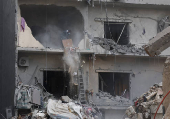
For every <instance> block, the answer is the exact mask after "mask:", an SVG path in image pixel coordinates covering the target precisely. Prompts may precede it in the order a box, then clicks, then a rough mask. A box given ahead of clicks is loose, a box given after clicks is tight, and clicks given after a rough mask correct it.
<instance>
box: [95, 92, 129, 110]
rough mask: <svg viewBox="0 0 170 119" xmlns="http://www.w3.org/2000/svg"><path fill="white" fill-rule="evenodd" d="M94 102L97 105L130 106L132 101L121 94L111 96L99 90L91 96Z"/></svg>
mask: <svg viewBox="0 0 170 119" xmlns="http://www.w3.org/2000/svg"><path fill="white" fill-rule="evenodd" d="M93 100H94V103H95V104H96V105H98V106H110V107H112V106H130V105H131V104H132V103H131V101H130V100H129V99H127V98H124V97H121V96H115V97H114V96H112V95H111V94H109V93H107V92H102V91H99V93H96V96H94V97H93Z"/></svg>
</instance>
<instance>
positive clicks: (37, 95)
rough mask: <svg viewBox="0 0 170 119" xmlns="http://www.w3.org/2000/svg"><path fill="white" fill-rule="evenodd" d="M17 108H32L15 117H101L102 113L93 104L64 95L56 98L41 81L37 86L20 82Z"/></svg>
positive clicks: (58, 118)
mask: <svg viewBox="0 0 170 119" xmlns="http://www.w3.org/2000/svg"><path fill="white" fill-rule="evenodd" d="M15 103H16V104H15V105H16V109H19V110H24V109H28V110H31V113H28V114H26V115H20V114H18V115H17V116H16V117H13V119H101V116H102V115H101V113H100V112H99V111H96V109H95V107H93V106H92V105H90V104H89V105H87V104H81V103H80V101H78V100H77V101H75V100H72V99H70V98H69V97H68V96H62V97H61V98H60V99H56V98H55V97H54V96H53V95H52V94H50V93H48V92H47V91H46V90H45V89H44V87H43V86H42V85H41V84H40V83H39V84H38V85H36V86H29V85H23V84H22V83H19V84H18V86H17V88H16V91H15Z"/></svg>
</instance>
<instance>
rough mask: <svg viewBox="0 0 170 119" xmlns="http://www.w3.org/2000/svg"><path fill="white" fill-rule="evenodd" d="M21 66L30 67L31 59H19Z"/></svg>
mask: <svg viewBox="0 0 170 119" xmlns="http://www.w3.org/2000/svg"><path fill="white" fill-rule="evenodd" d="M19 66H24V67H28V66H29V59H28V57H21V58H20V59H19Z"/></svg>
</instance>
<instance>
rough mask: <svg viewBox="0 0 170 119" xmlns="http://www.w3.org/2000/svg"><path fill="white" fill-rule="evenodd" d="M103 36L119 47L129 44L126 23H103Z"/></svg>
mask: <svg viewBox="0 0 170 119" xmlns="http://www.w3.org/2000/svg"><path fill="white" fill-rule="evenodd" d="M104 34H105V36H104V37H105V38H107V39H113V40H114V41H115V42H116V43H118V44H119V45H127V44H128V43H129V37H128V23H118V22H104Z"/></svg>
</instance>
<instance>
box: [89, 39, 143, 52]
mask: <svg viewBox="0 0 170 119" xmlns="http://www.w3.org/2000/svg"><path fill="white" fill-rule="evenodd" d="M92 44H93V45H100V46H101V47H102V48H104V49H106V50H109V51H110V52H111V53H112V54H115V53H121V54H127V53H133V54H139V55H142V54H146V53H145V51H144V49H142V48H136V47H135V45H132V44H128V45H118V44H117V43H116V42H115V41H114V40H112V39H106V38H98V37H94V38H93V39H92Z"/></svg>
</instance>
